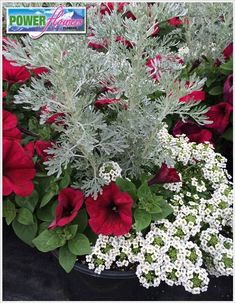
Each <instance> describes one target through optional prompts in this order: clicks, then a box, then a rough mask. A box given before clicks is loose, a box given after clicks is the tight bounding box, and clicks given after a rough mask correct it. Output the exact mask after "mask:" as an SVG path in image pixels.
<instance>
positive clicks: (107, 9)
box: [100, 2, 114, 15]
mask: <svg viewBox="0 0 235 303" xmlns="http://www.w3.org/2000/svg"><path fill="white" fill-rule="evenodd" d="M113 10H114V3H112V2H105V3H101V4H100V13H101V14H102V15H105V14H106V13H107V14H109V15H110V14H111V12H112V11H113Z"/></svg>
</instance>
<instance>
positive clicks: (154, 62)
mask: <svg viewBox="0 0 235 303" xmlns="http://www.w3.org/2000/svg"><path fill="white" fill-rule="evenodd" d="M161 60H162V57H161V55H156V56H155V57H154V58H151V59H148V60H147V62H146V66H147V68H148V71H149V74H150V75H151V76H152V78H153V79H154V80H156V81H159V79H160V77H161V69H160V64H161Z"/></svg>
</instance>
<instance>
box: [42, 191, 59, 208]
mask: <svg viewBox="0 0 235 303" xmlns="http://www.w3.org/2000/svg"><path fill="white" fill-rule="evenodd" d="M55 195H57V193H56V192H54V191H49V192H48V193H46V194H45V195H44V196H43V198H42V201H41V204H40V208H41V207H43V206H45V205H47V203H49V202H50V201H51V199H52V198H53V197H54V196H55Z"/></svg>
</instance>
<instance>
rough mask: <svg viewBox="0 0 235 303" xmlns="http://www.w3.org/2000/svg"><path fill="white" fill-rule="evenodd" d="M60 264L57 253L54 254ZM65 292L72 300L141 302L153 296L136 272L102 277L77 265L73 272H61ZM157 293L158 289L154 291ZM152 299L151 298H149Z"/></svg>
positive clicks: (102, 274)
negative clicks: (140, 282)
mask: <svg viewBox="0 0 235 303" xmlns="http://www.w3.org/2000/svg"><path fill="white" fill-rule="evenodd" d="M52 253H53V255H54V256H55V257H56V259H57V260H56V262H58V254H57V252H55V251H54V252H52ZM60 273H61V275H62V278H63V282H64V291H65V294H66V296H67V297H68V298H69V299H70V300H74V301H75V300H108V301H119V300H141V299H144V298H145V299H146V297H149V295H151V291H150V289H149V290H147V289H145V288H144V287H142V286H141V285H140V284H139V280H138V278H137V276H136V274H135V272H134V271H124V272H122V271H115V270H104V271H103V272H102V273H101V274H100V275H98V274H96V273H95V272H94V271H93V270H90V269H89V268H88V267H87V266H86V265H83V264H80V263H78V262H77V263H76V264H75V266H74V268H73V270H72V271H71V272H70V273H69V274H66V273H65V272H64V271H63V269H61V271H60ZM154 291H155V292H156V289H155V290H154ZM149 299H150V297H149Z"/></svg>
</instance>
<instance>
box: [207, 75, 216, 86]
mask: <svg viewBox="0 0 235 303" xmlns="http://www.w3.org/2000/svg"><path fill="white" fill-rule="evenodd" d="M215 81H216V77H210V78H209V79H207V81H206V86H207V87H210V86H211V84H212V83H214V82H215Z"/></svg>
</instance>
